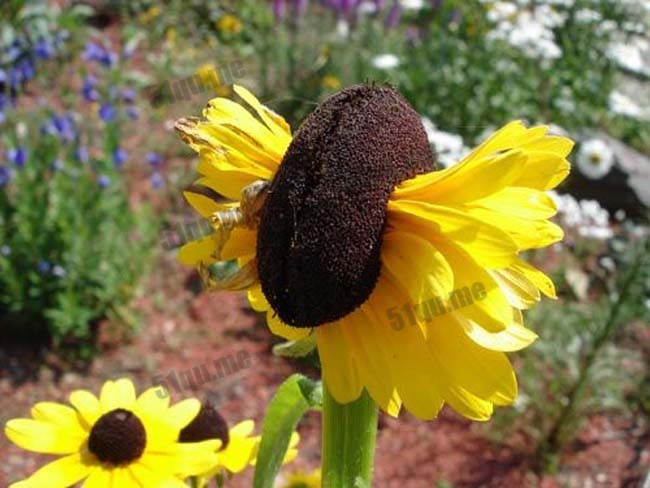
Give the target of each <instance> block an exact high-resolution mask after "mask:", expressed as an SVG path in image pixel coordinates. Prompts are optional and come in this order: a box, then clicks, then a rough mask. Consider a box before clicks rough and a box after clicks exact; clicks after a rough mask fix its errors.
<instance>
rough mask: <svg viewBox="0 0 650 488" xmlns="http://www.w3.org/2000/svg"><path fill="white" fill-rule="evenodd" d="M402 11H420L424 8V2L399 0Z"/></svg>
mask: <svg viewBox="0 0 650 488" xmlns="http://www.w3.org/2000/svg"><path fill="white" fill-rule="evenodd" d="M399 4H400V6H401V7H402V8H403V9H404V10H421V9H422V8H424V0H399Z"/></svg>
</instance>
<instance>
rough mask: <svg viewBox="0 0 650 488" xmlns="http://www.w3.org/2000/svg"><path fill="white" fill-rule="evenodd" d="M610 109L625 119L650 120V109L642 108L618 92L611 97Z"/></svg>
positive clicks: (615, 91)
mask: <svg viewBox="0 0 650 488" xmlns="http://www.w3.org/2000/svg"><path fill="white" fill-rule="evenodd" d="M609 109H610V110H611V111H612V112H614V113H615V114H617V115H622V116H624V117H631V118H633V119H646V118H648V119H650V109H644V108H642V107H640V106H639V105H637V103H636V102H635V101H634V100H632V99H631V98H630V97H628V96H627V95H625V94H623V93H621V92H620V91H617V90H614V91H613V92H612V93H610V95H609Z"/></svg>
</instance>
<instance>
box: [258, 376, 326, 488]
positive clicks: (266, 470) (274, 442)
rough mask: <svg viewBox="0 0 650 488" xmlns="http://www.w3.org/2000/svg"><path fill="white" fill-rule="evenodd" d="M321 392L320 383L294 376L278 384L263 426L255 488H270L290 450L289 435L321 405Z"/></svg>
mask: <svg viewBox="0 0 650 488" xmlns="http://www.w3.org/2000/svg"><path fill="white" fill-rule="evenodd" d="M322 399H323V391H322V387H321V384H320V382H315V381H312V380H310V379H309V378H306V377H304V376H302V375H300V374H294V375H292V376H291V377H289V379H287V380H286V381H285V382H284V383H282V384H281V385H280V387H279V388H278V390H277V391H276V393H275V396H274V397H273V399H272V400H271V403H270V404H269V406H268V408H267V410H266V416H265V417H264V424H263V425H262V440H261V442H260V448H259V452H258V454H257V462H256V463H255V479H254V481H253V487H254V488H272V487H273V483H274V481H275V477H276V476H277V474H278V471H279V470H280V466H281V465H282V460H283V459H284V456H285V454H286V452H287V449H288V448H289V440H290V439H291V434H293V432H294V431H295V430H296V426H297V425H298V422H299V421H300V419H301V418H302V416H303V415H304V414H305V412H307V411H308V410H309V409H310V408H319V407H320V406H321V405H322Z"/></svg>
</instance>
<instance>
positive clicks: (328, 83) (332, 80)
mask: <svg viewBox="0 0 650 488" xmlns="http://www.w3.org/2000/svg"><path fill="white" fill-rule="evenodd" d="M321 84H322V85H323V86H324V87H325V88H329V89H330V90H338V89H339V88H341V81H340V80H339V79H338V78H337V77H336V76H334V75H329V74H328V75H325V76H323V79H322V81H321Z"/></svg>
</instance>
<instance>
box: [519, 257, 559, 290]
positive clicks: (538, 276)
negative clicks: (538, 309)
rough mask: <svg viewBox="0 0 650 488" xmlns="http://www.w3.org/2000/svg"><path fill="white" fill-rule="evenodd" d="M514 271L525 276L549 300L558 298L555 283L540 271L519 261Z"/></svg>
mask: <svg viewBox="0 0 650 488" xmlns="http://www.w3.org/2000/svg"><path fill="white" fill-rule="evenodd" d="M512 269H514V270H516V271H518V272H519V273H521V274H523V275H524V276H525V277H526V278H528V280H530V282H531V283H533V284H534V285H535V286H536V287H537V288H539V290H540V291H541V292H542V293H543V294H544V295H546V296H547V297H549V298H557V295H556V294H555V285H554V284H553V281H552V280H551V279H550V278H549V277H548V276H546V275H545V274H544V273H543V272H541V271H540V270H539V269H537V268H535V267H534V266H532V265H530V264H528V263H527V262H525V261H523V260H521V259H518V260H517V261H516V262H515V263H514V264H513V265H512Z"/></svg>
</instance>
